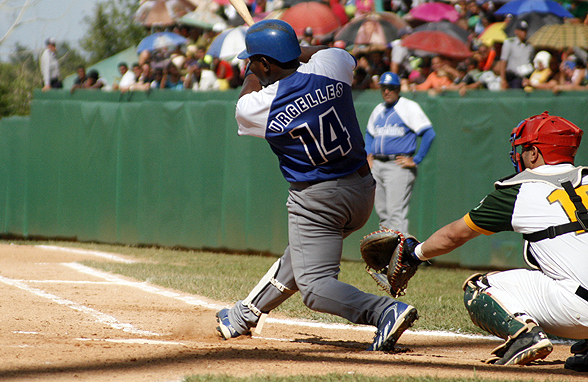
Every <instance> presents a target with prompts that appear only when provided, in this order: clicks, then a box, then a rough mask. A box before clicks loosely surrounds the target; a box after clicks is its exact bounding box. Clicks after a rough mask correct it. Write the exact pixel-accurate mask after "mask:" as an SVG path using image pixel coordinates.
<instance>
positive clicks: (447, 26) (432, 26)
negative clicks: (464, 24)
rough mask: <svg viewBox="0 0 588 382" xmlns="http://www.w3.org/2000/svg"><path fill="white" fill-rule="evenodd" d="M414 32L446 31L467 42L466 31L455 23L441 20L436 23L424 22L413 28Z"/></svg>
mask: <svg viewBox="0 0 588 382" xmlns="http://www.w3.org/2000/svg"><path fill="white" fill-rule="evenodd" d="M414 31H415V32H420V31H439V32H444V33H447V34H448V35H450V36H453V37H455V38H457V39H459V40H461V41H462V42H464V43H467V42H468V31H467V30H465V29H463V28H461V27H459V26H458V25H457V24H454V23H452V22H449V21H446V20H443V21H439V22H436V23H426V24H423V25H419V26H418V27H416V28H414Z"/></svg>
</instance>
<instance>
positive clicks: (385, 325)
mask: <svg viewBox="0 0 588 382" xmlns="http://www.w3.org/2000/svg"><path fill="white" fill-rule="evenodd" d="M418 318H419V315H418V313H417V310H416V308H415V307H414V306H411V305H407V304H405V303H403V302H400V301H396V302H395V303H393V304H392V305H390V306H389V307H388V308H386V310H384V312H383V313H382V315H381V316H380V319H379V320H378V331H377V332H376V336H375V337H374V342H373V343H372V344H371V346H370V347H369V348H368V349H367V350H368V351H390V350H392V349H394V345H396V341H398V339H399V338H400V336H401V335H402V333H404V331H405V330H406V329H408V328H410V327H411V326H412V324H413V323H414V322H415V321H416V320H417V319H418Z"/></svg>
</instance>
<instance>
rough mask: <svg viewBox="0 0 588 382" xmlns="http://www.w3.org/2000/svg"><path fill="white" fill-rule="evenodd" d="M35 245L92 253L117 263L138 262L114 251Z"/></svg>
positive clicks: (58, 249) (57, 249) (55, 249)
mask: <svg viewBox="0 0 588 382" xmlns="http://www.w3.org/2000/svg"><path fill="white" fill-rule="evenodd" d="M35 247H37V248H41V249H47V250H51V251H62V252H71V253H77V254H81V255H92V256H97V257H101V258H103V259H108V260H113V261H118V262H119V263H127V264H132V263H137V262H138V261H136V260H131V259H125V258H124V257H120V256H119V255H116V254H114V253H107V252H100V251H90V250H86V249H78V248H65V247H56V246H53V245H35Z"/></svg>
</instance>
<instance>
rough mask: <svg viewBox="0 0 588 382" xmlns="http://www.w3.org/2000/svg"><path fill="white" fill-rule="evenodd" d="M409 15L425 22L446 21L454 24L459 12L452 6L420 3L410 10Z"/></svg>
mask: <svg viewBox="0 0 588 382" xmlns="http://www.w3.org/2000/svg"><path fill="white" fill-rule="evenodd" d="M409 13H410V15H411V16H412V17H413V18H415V19H418V20H422V21H427V22H438V21H441V20H447V21H451V22H452V23H454V22H456V21H457V20H458V19H459V12H458V11H457V10H456V9H455V8H454V7H453V5H450V4H445V3H435V2H433V3H422V4H419V5H417V6H416V7H414V8H412V9H411V10H410V11H409Z"/></svg>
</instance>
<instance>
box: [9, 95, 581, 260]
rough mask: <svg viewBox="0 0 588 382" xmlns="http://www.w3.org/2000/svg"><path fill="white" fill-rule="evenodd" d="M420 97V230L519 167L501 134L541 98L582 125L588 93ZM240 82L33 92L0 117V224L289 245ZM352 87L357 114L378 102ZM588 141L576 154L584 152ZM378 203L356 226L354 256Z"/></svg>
mask: <svg viewBox="0 0 588 382" xmlns="http://www.w3.org/2000/svg"><path fill="white" fill-rule="evenodd" d="M405 96H406V97H408V98H411V99H414V100H416V101H417V102H419V103H420V104H421V106H422V107H423V109H424V110H425V112H426V113H427V114H428V115H429V117H430V119H431V121H432V122H433V125H434V128H435V131H436V132H437V138H436V140H435V142H434V143H433V147H432V149H431V151H430V153H429V155H428V156H427V157H426V159H425V160H424V161H423V163H422V164H421V165H420V166H419V169H418V171H419V173H418V178H417V182H416V185H415V190H414V194H413V200H412V203H411V212H410V218H411V231H412V233H413V234H414V235H416V236H417V237H418V238H419V239H424V238H426V237H427V236H428V235H429V234H431V233H432V232H434V230H436V229H437V228H439V227H441V226H443V225H444V224H447V223H449V222H451V221H453V220H455V219H457V218H460V217H461V216H463V215H464V214H465V213H466V212H467V211H468V210H469V209H471V208H473V207H474V206H475V205H476V204H477V203H478V202H479V201H480V200H481V199H482V197H483V196H484V195H486V194H487V193H488V192H490V191H492V189H493V182H494V181H495V180H496V179H498V178H501V177H503V176H506V175H509V174H510V173H512V172H513V168H512V165H511V164H510V160H509V157H508V152H509V150H510V146H509V142H508V135H509V133H510V131H511V130H512V128H513V127H514V126H515V125H516V124H517V123H518V122H519V121H521V120H522V119H524V118H526V117H528V116H530V115H533V114H538V113H541V112H543V111H544V110H549V111H550V112H551V113H552V114H557V115H561V116H564V117H566V118H568V119H570V120H571V121H573V122H575V123H576V124H578V125H579V126H580V127H582V128H584V127H587V126H588V93H585V92H570V93H561V94H559V95H553V94H552V93H550V92H533V93H524V92H522V91H521V92H519V91H507V92H488V91H472V92H470V93H468V94H467V95H466V96H464V97H460V96H459V95H458V94H456V93H447V94H441V95H437V96H431V95H428V94H426V93H418V94H405ZM237 97H238V91H228V92H207V93H194V92H188V91H185V92H175V91H161V90H160V91H152V92H150V93H125V94H120V93H116V92H111V93H107V92H97V91H77V92H75V93H74V94H70V93H69V92H68V91H65V90H64V91H51V92H46V93H42V92H36V93H35V94H34V99H33V102H32V111H31V115H30V116H29V117H26V118H23V117H12V118H4V119H2V120H0V156H1V158H2V161H1V163H0V224H1V227H0V233H2V234H5V235H17V236H24V237H47V238H68V239H76V240H80V241H97V242H105V243H120V244H128V245H139V244H141V245H162V246H180V247H190V248H214V249H230V250H239V251H254V252H270V253H274V254H280V253H281V252H282V251H283V249H284V248H285V246H286V245H287V241H288V239H287V213H286V207H285V203H286V197H287V189H288V183H287V182H286V181H284V179H283V178H282V176H281V174H280V171H279V169H278V163H277V159H276V157H275V155H274V154H273V153H272V152H271V150H270V149H269V146H268V145H267V143H266V142H265V141H263V140H262V139H258V138H253V137H239V136H238V135H237V125H236V122H235V118H234V114H235V103H236V100H237ZM380 99H381V98H380V94H379V92H377V91H364V92H357V93H355V102H356V108H357V111H358V118H359V121H360V124H361V125H362V127H363V128H364V129H365V124H366V122H367V120H368V117H369V114H370V112H371V110H372V109H373V107H374V106H375V105H376V104H377V103H378V102H380ZM587 146H588V142H584V144H583V145H582V147H581V148H580V151H579V154H578V161H577V164H588V149H587V148H586V147H587ZM376 229H378V219H377V216H376V215H375V213H373V214H372V217H371V219H370V221H369V222H368V224H367V225H366V226H365V227H364V229H362V230H361V231H359V232H356V233H354V234H353V235H351V236H350V237H349V238H348V239H347V240H346V243H345V246H344V257H345V258H348V259H359V253H358V243H359V240H360V239H361V238H362V236H363V235H365V234H367V233H369V232H371V231H373V230H376ZM521 248H522V242H521V238H520V235H517V234H514V233H500V234H496V235H492V236H487V237H486V236H484V237H479V238H476V239H475V240H473V241H471V242H469V243H467V244H466V245H464V246H463V247H462V248H459V249H457V250H455V251H454V252H453V253H451V254H449V255H446V256H443V257H441V258H438V259H437V262H439V263H444V264H458V265H461V266H464V267H492V268H494V267H495V268H510V267H517V266H521V265H523V261H522V258H521Z"/></svg>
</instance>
